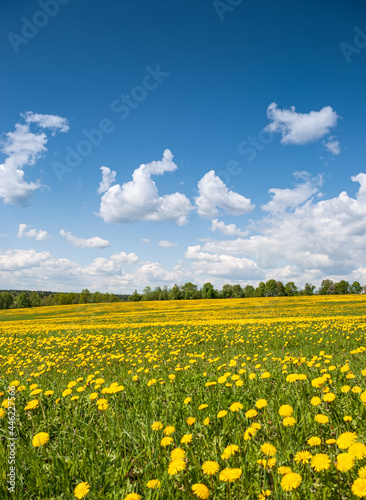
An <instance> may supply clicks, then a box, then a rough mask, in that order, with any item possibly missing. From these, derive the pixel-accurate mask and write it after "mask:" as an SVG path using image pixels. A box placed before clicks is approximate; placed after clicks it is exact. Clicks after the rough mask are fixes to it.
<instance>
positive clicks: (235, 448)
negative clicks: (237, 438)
mask: <svg viewBox="0 0 366 500" xmlns="http://www.w3.org/2000/svg"><path fill="white" fill-rule="evenodd" d="M237 452H239V446H237V445H236V444H230V445H229V446H227V447H226V448H225V449H224V453H223V454H222V455H221V458H222V459H223V460H227V459H228V458H230V457H231V455H234V454H235V453H237Z"/></svg>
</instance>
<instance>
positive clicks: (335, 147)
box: [322, 135, 341, 155]
mask: <svg viewBox="0 0 366 500" xmlns="http://www.w3.org/2000/svg"><path fill="white" fill-rule="evenodd" d="M322 144H323V146H324V147H325V149H326V150H327V151H329V152H330V153H332V154H334V155H339V153H340V152H341V147H340V145H339V141H337V140H336V139H335V137H334V136H332V135H331V136H330V137H329V138H328V139H327V140H324V141H322Z"/></svg>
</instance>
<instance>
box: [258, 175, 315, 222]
mask: <svg viewBox="0 0 366 500" xmlns="http://www.w3.org/2000/svg"><path fill="white" fill-rule="evenodd" d="M293 175H294V176H295V178H298V179H302V180H303V182H302V183H299V184H297V185H296V186H295V187H294V188H292V189H289V188H287V189H278V188H271V189H269V191H268V192H269V193H270V194H271V195H272V198H271V200H270V201H269V202H268V203H266V204H265V205H262V206H261V208H262V210H264V211H266V212H272V213H277V212H283V211H284V210H286V209H288V208H289V209H293V208H295V207H297V206H299V205H302V204H303V203H304V202H305V201H306V200H308V199H309V198H310V197H311V196H313V195H315V194H316V193H319V186H321V184H322V177H321V176H318V177H316V178H313V179H311V178H310V176H309V174H308V173H307V172H295V173H294V174H293Z"/></svg>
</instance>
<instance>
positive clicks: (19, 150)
mask: <svg viewBox="0 0 366 500" xmlns="http://www.w3.org/2000/svg"><path fill="white" fill-rule="evenodd" d="M22 116H23V118H24V120H25V123H23V124H21V123H16V125H15V130H14V131H13V132H8V133H6V134H5V140H4V141H3V143H2V144H1V151H2V152H3V153H4V154H5V155H6V158H5V161H4V163H3V164H0V198H2V200H3V202H4V203H5V204H12V205H22V204H25V203H26V202H27V200H28V199H29V198H30V197H31V196H32V195H33V193H34V192H35V191H36V190H37V189H39V188H40V187H41V183H40V181H39V180H36V181H30V182H28V181H26V180H25V179H24V176H25V172H24V167H25V166H27V165H34V164H35V162H36V161H37V159H38V158H40V157H41V156H42V155H43V154H44V153H45V152H46V151H47V148H46V144H47V142H48V138H47V136H46V134H45V133H44V132H37V133H33V132H31V131H30V126H31V124H35V125H36V126H38V127H41V128H43V129H44V128H50V129H51V130H52V133H53V135H54V134H55V133H56V131H60V132H67V130H68V125H67V120H66V118H62V117H60V116H54V115H40V114H36V113H32V112H31V111H28V112H27V113H25V114H24V115H22Z"/></svg>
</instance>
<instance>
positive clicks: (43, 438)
mask: <svg viewBox="0 0 366 500" xmlns="http://www.w3.org/2000/svg"><path fill="white" fill-rule="evenodd" d="M49 440H50V435H49V434H48V433H47V432H39V433H38V434H36V435H35V436H34V437H33V439H32V445H33V446H34V447H35V448H38V447H40V446H44V445H45V444H46V443H48V441H49Z"/></svg>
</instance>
